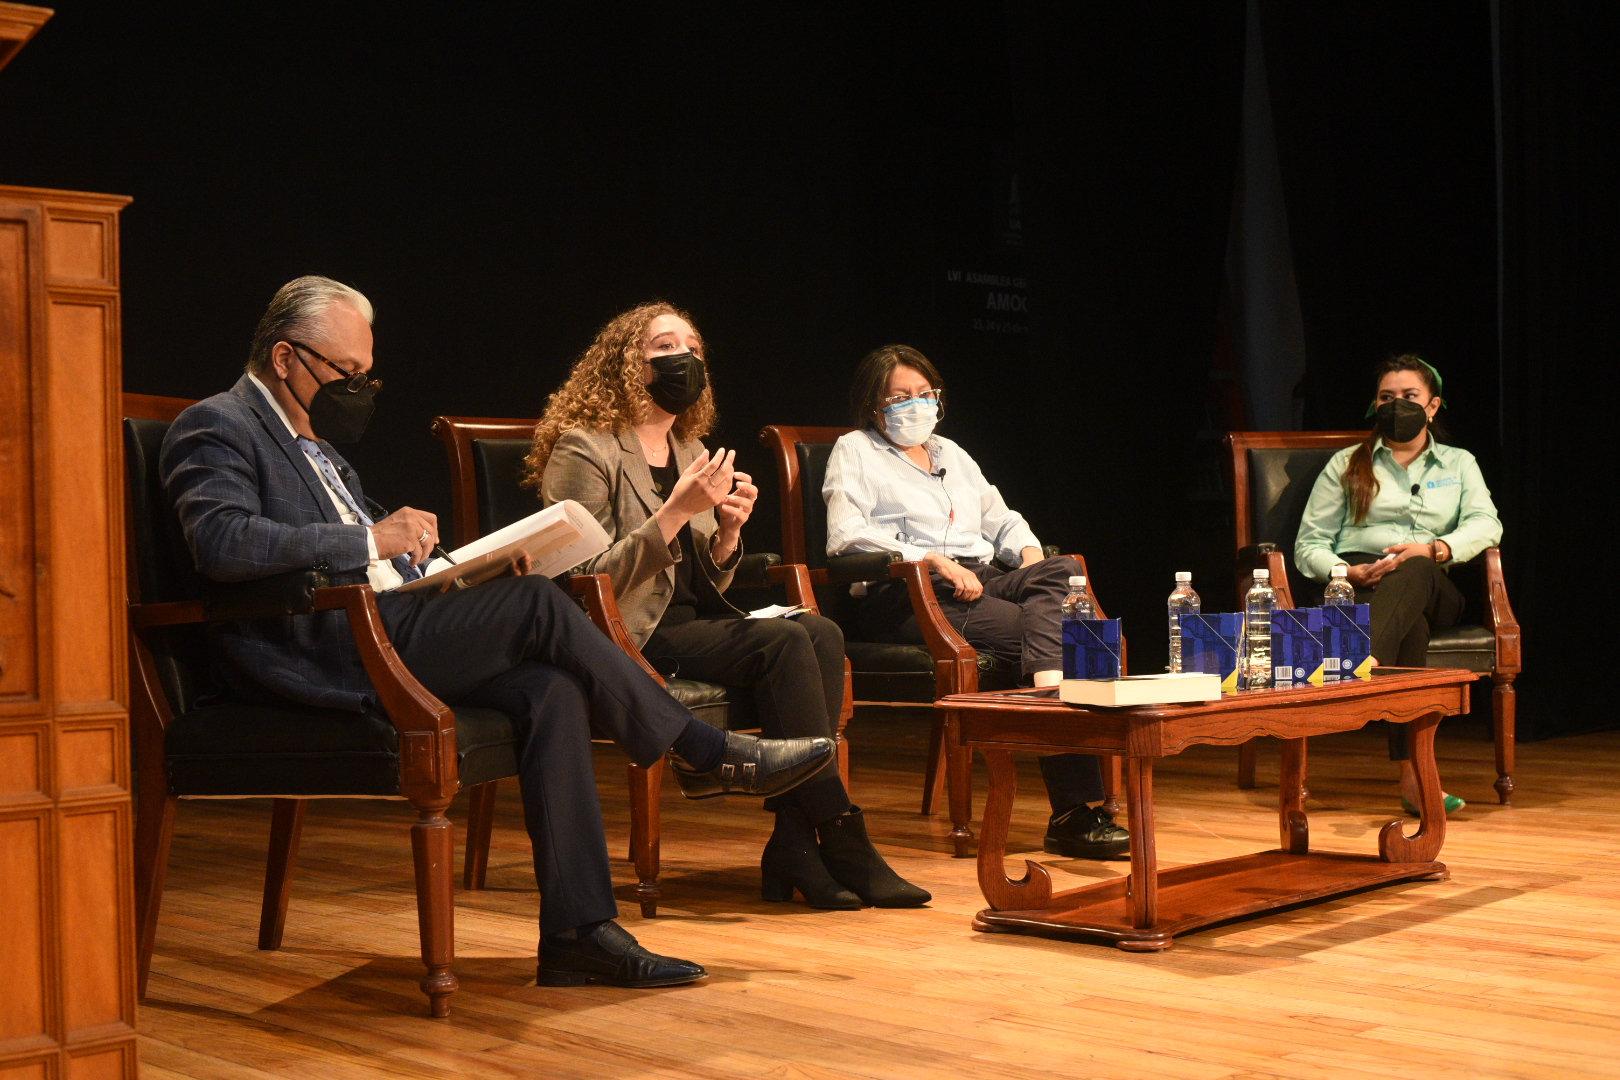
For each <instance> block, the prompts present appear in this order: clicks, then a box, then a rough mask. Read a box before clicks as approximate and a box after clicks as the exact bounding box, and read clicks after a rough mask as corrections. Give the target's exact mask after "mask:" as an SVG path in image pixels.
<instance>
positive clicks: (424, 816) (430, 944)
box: [411, 799, 461, 1017]
mask: <svg viewBox="0 0 1620 1080" xmlns="http://www.w3.org/2000/svg"><path fill="white" fill-rule="evenodd" d="M449 805H450V800H449V799H445V800H443V801H442V802H441V801H438V800H434V801H433V802H430V803H417V804H416V813H417V817H416V824H415V825H413V826H411V854H412V855H413V856H414V857H415V862H416V920H417V925H418V926H419V927H420V929H421V932H422V963H423V965H424V966H425V967H426V968H427V975H426V976H424V977H423V979H422V992H423V993H424V994H426V995H427V996H428V1002H429V1007H430V1010H431V1012H432V1015H433V1016H437V1017H444V1016H449V1015H450V995H451V994H453V993H455V992H456V991H457V990H459V989H460V988H461V982H460V980H458V979H457V978H456V977H455V974H454V973H453V972H451V970H450V967H451V965H452V964H454V963H455V959H456V900H455V860H456V834H455V827H454V826H453V825H451V824H450V819H449V818H447V817H445V816H444V812H445V810H446V809H447V808H448V807H449Z"/></svg>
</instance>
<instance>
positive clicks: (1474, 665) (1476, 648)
mask: <svg viewBox="0 0 1620 1080" xmlns="http://www.w3.org/2000/svg"><path fill="white" fill-rule="evenodd" d="M1495 666H1496V635H1495V634H1493V633H1492V632H1491V631H1490V630H1488V629H1487V628H1485V627H1483V626H1454V627H1452V628H1451V629H1450V630H1443V631H1441V632H1440V633H1438V634H1436V635H1434V636H1433V637H1431V638H1430V639H1429V667H1454V668H1462V669H1464V670H1466V671H1480V672H1486V671H1491V670H1492V669H1494V668H1495Z"/></svg>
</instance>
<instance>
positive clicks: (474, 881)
mask: <svg viewBox="0 0 1620 1080" xmlns="http://www.w3.org/2000/svg"><path fill="white" fill-rule="evenodd" d="M499 783H500V781H499V780H490V781H487V782H485V783H482V784H474V785H473V787H472V790H471V791H469V792H467V849H466V850H465V851H463V852H462V853H461V887H462V888H463V889H468V890H472V889H482V888H483V887H484V879H485V877H486V876H487V875H488V873H489V837H490V834H491V833H492V832H494V831H495V791H496V785H498V784H499Z"/></svg>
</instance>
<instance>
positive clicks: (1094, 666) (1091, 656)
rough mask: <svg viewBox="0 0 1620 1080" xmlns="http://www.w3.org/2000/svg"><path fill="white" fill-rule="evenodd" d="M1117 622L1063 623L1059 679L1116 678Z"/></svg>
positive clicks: (1109, 620) (1072, 620)
mask: <svg viewBox="0 0 1620 1080" xmlns="http://www.w3.org/2000/svg"><path fill="white" fill-rule="evenodd" d="M1119 675H1120V671H1119V620H1118V619H1065V620H1064V621H1063V677H1064V678H1065V679H1117V678H1119Z"/></svg>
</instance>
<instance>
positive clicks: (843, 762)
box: [838, 730, 854, 799]
mask: <svg viewBox="0 0 1620 1080" xmlns="http://www.w3.org/2000/svg"><path fill="white" fill-rule="evenodd" d="M838 775H839V776H840V777H841V778H842V779H843V781H844V790H845V791H848V790H850V784H849V738H848V737H847V736H846V735H844V734H843V732H842V730H840V732H839V735H838ZM851 798H852V799H853V798H854V796H851Z"/></svg>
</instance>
